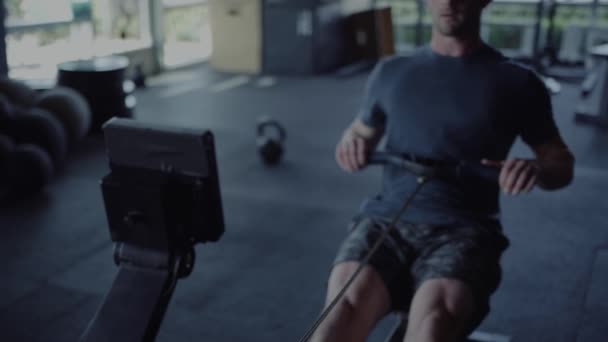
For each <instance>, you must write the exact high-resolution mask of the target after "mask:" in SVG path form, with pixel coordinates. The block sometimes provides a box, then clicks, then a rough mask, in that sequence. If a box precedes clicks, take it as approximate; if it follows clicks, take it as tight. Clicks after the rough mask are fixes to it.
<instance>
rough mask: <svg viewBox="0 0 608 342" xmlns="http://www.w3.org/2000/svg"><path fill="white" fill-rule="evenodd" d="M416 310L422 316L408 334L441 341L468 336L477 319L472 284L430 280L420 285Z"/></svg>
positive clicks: (422, 338)
mask: <svg viewBox="0 0 608 342" xmlns="http://www.w3.org/2000/svg"><path fill="white" fill-rule="evenodd" d="M414 301H415V302H416V304H415V308H414V310H418V312H417V314H416V315H417V316H418V317H420V320H419V321H418V324H417V326H415V327H411V329H412V331H410V332H409V334H408V336H416V339H415V340H420V341H437V340H453V339H455V338H457V337H458V338H459V337H464V336H466V333H467V331H468V329H469V328H470V327H469V325H470V323H471V321H472V319H473V313H474V307H475V303H474V297H473V293H472V291H471V289H470V287H469V286H467V285H466V284H465V283H464V282H462V281H460V280H454V279H446V278H444V279H433V280H428V281H426V282H424V283H423V284H422V286H420V288H419V289H418V291H417V293H416V295H415V298H414Z"/></svg>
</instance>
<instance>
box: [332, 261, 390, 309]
mask: <svg viewBox="0 0 608 342" xmlns="http://www.w3.org/2000/svg"><path fill="white" fill-rule="evenodd" d="M359 265H360V264H359V263H358V262H352V261H347V262H343V263H339V264H337V265H336V266H335V267H334V269H333V270H332V272H331V276H330V279H329V287H328V291H327V294H328V296H327V304H329V303H330V302H331V301H332V300H334V298H335V297H336V296H337V295H338V293H339V292H340V291H341V290H342V289H343V288H344V286H346V284H347V283H348V281H349V280H350V278H351V277H352V275H353V274H354V273H355V272H356V271H357V268H358V267H359ZM343 299H344V301H347V302H348V303H349V304H350V305H351V306H353V307H366V308H368V310H370V309H371V310H373V311H388V310H389V308H390V295H389V293H388V290H387V288H386V286H385V285H384V282H383V280H382V278H381V277H380V275H379V274H378V272H376V270H374V269H373V268H372V267H371V266H364V267H363V269H362V270H361V272H360V273H359V275H358V276H357V278H355V280H354V281H353V282H352V283H351V285H350V287H349V288H348V290H347V291H346V292H345V293H344V298H343ZM370 305H372V306H373V308H370V307H369V306H370Z"/></svg>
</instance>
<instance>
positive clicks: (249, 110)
mask: <svg viewBox="0 0 608 342" xmlns="http://www.w3.org/2000/svg"><path fill="white" fill-rule="evenodd" d="M366 76H367V75H366V74H361V75H357V76H352V77H348V78H338V77H333V76H331V75H328V76H323V77H311V78H277V79H272V78H265V77H248V76H238V75H237V76H235V75H228V74H222V73H218V72H215V71H213V70H210V69H209V68H208V67H207V66H204V65H203V66H197V67H193V68H191V69H186V70H181V71H174V72H171V73H167V74H163V75H161V76H159V77H156V78H154V79H151V80H149V81H150V82H149V83H150V86H149V87H148V88H146V89H143V90H139V91H138V92H137V97H138V107H137V118H138V119H139V120H142V121H149V122H155V123H166V124H172V125H188V126H195V127H204V128H209V129H211V130H212V131H213V132H214V134H215V139H216V145H217V146H216V147H217V158H218V163H219V171H220V179H221V191H222V196H223V205H224V215H225V219H226V234H225V235H224V237H223V238H222V239H221V240H220V242H218V243H214V244H205V245H199V246H198V247H197V250H196V251H197V259H196V266H195V270H194V272H193V274H192V275H191V276H190V277H188V278H186V279H183V280H181V281H180V282H179V283H178V286H177V289H176V292H175V295H174V297H173V300H172V302H171V305H170V307H169V310H168V312H167V315H166V318H165V320H164V323H163V326H162V328H161V331H160V334H159V337H158V339H157V340H158V341H212V342H222V341H248V342H254V341H265V342H267V341H297V340H298V339H299V338H300V337H301V336H302V335H303V334H304V333H305V332H306V330H307V329H308V328H309V326H310V324H312V322H313V321H314V319H315V318H316V316H317V314H318V313H319V312H320V309H321V306H322V304H323V300H324V292H325V285H326V279H327V276H328V273H329V269H330V264H331V262H332V259H333V257H334V253H335V251H336V249H337V247H338V244H339V243H340V241H341V240H342V239H343V237H344V236H345V234H346V225H347V223H348V221H349V219H350V218H351V216H352V215H353V213H354V212H355V211H356V210H357V208H358V206H359V204H360V202H361V200H362V199H363V198H364V197H365V196H367V195H369V194H372V193H373V192H374V191H376V190H377V189H378V187H379V184H380V170H379V169H374V168H370V169H367V170H365V171H363V172H361V173H359V174H355V175H348V174H345V173H343V172H341V171H340V170H339V169H338V167H337V165H336V164H335V162H334V157H333V151H334V146H335V143H336V142H337V139H338V138H339V136H340V134H341V132H342V130H343V129H344V128H345V126H346V125H347V124H348V123H349V122H350V120H352V118H353V116H354V113H355V111H356V109H357V106H358V104H359V100H360V96H361V94H362V91H363V85H364V82H365V79H366ZM553 101H554V108H555V112H556V120H557V122H558V125H559V127H560V129H561V131H562V134H563V136H564V138H565V140H566V141H567V143H568V144H569V145H570V147H571V149H572V150H573V152H574V153H575V155H576V157H577V168H576V178H575V181H574V182H573V184H572V185H571V186H570V187H568V188H566V189H564V190H560V191H556V192H542V191H539V190H535V191H534V192H533V193H531V194H529V195H526V196H520V197H509V196H503V197H502V198H501V203H502V207H503V215H504V216H503V223H504V227H505V231H506V234H507V235H508V237H509V238H510V239H511V247H510V249H509V250H508V251H507V252H506V253H505V256H504V259H503V267H504V277H503V282H502V285H501V287H500V289H499V290H498V292H497V293H496V294H495V296H494V297H493V311H492V313H491V314H490V316H489V317H488V318H487V319H486V320H485V321H484V323H483V325H482V326H481V328H480V330H482V331H488V332H492V333H498V334H502V335H508V336H510V337H512V338H513V341H522V342H527V341H533V342H543V341H548V342H549V341H550V342H573V341H576V342H587V341H588V342H598V341H605V340H606V336H608V326H607V325H606V324H605V323H606V322H605V319H606V317H608V292H607V291H606V284H608V272H606V269H608V226H607V224H606V222H608V201H606V200H605V198H606V193H607V191H608V173H607V172H606V170H607V169H608V156H607V155H606V153H605V150H606V148H607V146H608V134H607V133H605V132H602V131H599V130H597V129H594V128H592V127H589V126H578V125H575V124H574V123H573V112H574V108H575V106H576V104H577V102H578V88H577V87H574V86H568V85H564V89H563V90H562V92H561V93H560V94H559V95H556V96H554V98H553ZM263 115H270V116H272V117H274V118H276V119H278V120H280V121H281V122H282V123H283V124H284V126H285V127H286V129H287V133H288V139H287V143H286V156H285V157H286V158H285V160H284V161H283V163H282V164H281V165H280V166H278V167H276V168H267V167H265V166H264V165H262V164H261V162H260V160H259V158H258V156H257V153H256V145H255V138H256V132H255V125H256V120H257V119H258V118H259V117H260V116H263ZM104 153H105V152H104V147H103V140H102V137H101V136H90V137H88V138H87V139H86V140H85V141H83V142H82V143H81V144H80V145H79V146H76V147H74V148H73V150H72V152H71V158H70V161H69V162H68V163H67V165H66V167H65V169H64V170H63V171H62V172H61V174H60V175H58V176H57V177H56V179H55V180H54V181H53V183H52V184H50V185H49V186H48V187H47V188H46V189H45V191H44V192H43V193H41V194H40V195H37V196H35V197H33V198H31V199H30V200H28V201H26V202H23V203H19V204H15V205H14V206H13V207H10V208H3V209H0V227H1V229H0V232H1V233H2V238H0V258H1V260H2V269H4V271H3V274H4V276H3V277H2V282H0V293H2V295H1V296H0V340H2V341H27V342H29V341H32V342H34V341H45V342H54V341H57V342H59V341H61V342H66V341H76V340H77V339H78V337H79V335H80V334H81V333H82V332H83V331H84V329H85V328H86V325H87V323H88V322H89V320H90V319H91V318H92V317H93V315H94V313H95V311H96V310H97V308H98V306H99V304H100V303H101V301H102V299H103V296H104V294H105V293H106V292H107V291H108V290H109V288H110V286H111V284H112V281H113V278H114V276H115V274H116V267H115V265H114V263H113V259H112V252H113V246H112V244H111V242H110V239H109V233H108V230H107V222H106V218H105V212H104V207H103V203H102V199H101V192H100V187H99V180H100V178H101V177H102V176H103V175H104V174H105V173H106V172H107V171H108V166H107V160H106V157H105V154H104ZM530 154H531V152H530V151H529V150H528V149H527V148H526V147H525V146H524V145H523V144H522V143H521V142H519V141H518V142H517V143H516V145H515V147H514V149H513V150H512V155H513V156H523V157H526V156H529V155H530ZM394 320H395V318H394V317H388V318H387V319H386V320H384V321H383V322H381V324H380V325H379V326H378V327H377V329H376V330H375V332H374V334H373V336H372V337H371V338H370V339H369V341H383V340H384V338H385V337H386V335H387V334H388V331H389V330H390V328H391V327H392V325H393V323H394Z"/></svg>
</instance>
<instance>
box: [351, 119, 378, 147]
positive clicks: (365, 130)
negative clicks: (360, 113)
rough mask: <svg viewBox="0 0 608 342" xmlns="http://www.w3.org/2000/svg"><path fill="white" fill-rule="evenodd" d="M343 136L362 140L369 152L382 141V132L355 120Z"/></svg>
mask: <svg viewBox="0 0 608 342" xmlns="http://www.w3.org/2000/svg"><path fill="white" fill-rule="evenodd" d="M344 134H345V135H351V136H353V137H359V138H363V139H364V140H365V142H366V145H367V147H368V148H369V149H370V150H373V149H375V147H376V145H378V143H379V142H380V140H381V139H382V135H383V134H384V130H382V129H378V128H373V127H370V126H367V125H365V124H364V123H363V122H362V121H361V120H359V119H357V120H355V121H354V122H353V123H352V124H351V125H350V126H349V127H348V128H347V129H346V131H345V132H344Z"/></svg>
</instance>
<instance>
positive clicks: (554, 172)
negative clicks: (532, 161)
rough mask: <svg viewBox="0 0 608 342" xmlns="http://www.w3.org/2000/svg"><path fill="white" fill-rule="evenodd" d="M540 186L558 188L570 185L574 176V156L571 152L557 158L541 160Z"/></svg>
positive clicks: (547, 188) (550, 188) (545, 188)
mask: <svg viewBox="0 0 608 342" xmlns="http://www.w3.org/2000/svg"><path fill="white" fill-rule="evenodd" d="M539 166H540V170H539V174H538V186H539V187H540V188H541V189H543V190H557V189H561V188H563V187H566V186H568V185H569V184H570V183H571V182H572V179H573V178H574V156H573V155H572V154H571V153H570V152H566V153H564V154H563V155H560V156H556V158H552V159H548V160H540V161H539Z"/></svg>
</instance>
